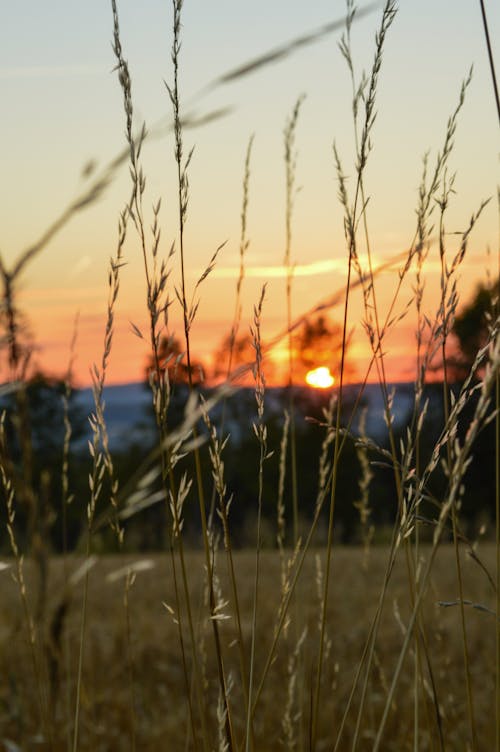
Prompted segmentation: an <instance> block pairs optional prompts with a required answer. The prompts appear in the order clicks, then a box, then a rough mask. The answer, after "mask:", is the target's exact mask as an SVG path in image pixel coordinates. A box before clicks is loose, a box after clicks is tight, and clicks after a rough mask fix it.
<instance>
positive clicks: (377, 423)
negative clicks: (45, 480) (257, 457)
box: [74, 382, 438, 450]
mask: <svg viewBox="0 0 500 752" xmlns="http://www.w3.org/2000/svg"><path fill="white" fill-rule="evenodd" d="M179 390H180V392H179ZM179 390H178V394H177V397H174V399H175V400H176V401H177V407H178V409H179V410H182V402H183V401H185V397H186V393H185V388H183V387H179ZM344 390H345V391H344V403H345V405H346V412H347V413H348V414H349V415H350V413H351V410H352V406H353V405H354V403H355V401H356V398H357V396H358V394H359V390H360V385H359V384H350V385H348V386H346V387H345V388H344ZM389 390H390V391H394V402H393V414H394V426H395V428H396V429H399V428H401V427H402V426H404V425H405V423H406V422H407V421H408V419H409V418H410V416H411V411H412V408H413V400H414V386H413V384H411V383H399V384H392V385H390V386H389ZM434 394H438V392H437V390H436V389H430V390H429V395H428V396H430V398H431V399H432V400H435V399H436V398H437V397H435V396H434V397H433V395H434ZM328 399H329V394H327V393H325V392H323V391H320V390H316V391H314V390H311V389H309V388H308V387H296V403H297V407H296V412H297V415H298V417H299V419H300V418H304V419H305V418H306V417H307V414H308V413H307V410H308V408H309V409H311V408H314V409H317V410H318V411H319V410H320V408H321V405H326V403H327V401H328ZM74 400H75V405H76V406H78V407H79V408H80V410H82V411H83V412H85V413H86V414H90V413H91V412H92V410H93V405H94V402H93V395H92V389H90V388H89V389H80V390H78V391H77V392H76V394H75V397H74ZM104 400H105V405H106V407H105V416H106V422H107V426H108V432H109V439H110V446H111V448H112V449H114V450H119V449H123V448H124V447H127V446H131V445H133V444H143V443H153V442H154V440H155V426H154V420H153V413H152V407H151V405H152V400H151V392H150V391H149V389H148V388H146V386H145V385H144V384H143V383H142V382H140V383H130V384H120V385H115V386H107V387H106V388H105V390H104ZM265 403H266V412H267V415H268V416H276V415H281V414H282V413H283V411H284V409H286V407H287V403H288V394H287V390H286V388H284V387H267V389H266V395H265ZM363 408H366V411H367V412H366V432H367V435H368V436H370V437H371V438H372V439H374V440H376V441H379V442H381V441H383V439H384V437H385V436H386V434H387V427H386V425H385V420H384V403H383V397H382V393H381V389H380V386H379V385H378V384H367V385H366V386H365V389H364V392H363V396H362V399H361V402H360V407H359V408H358V410H357V413H356V416H355V418H354V420H353V423H352V431H353V432H354V433H355V434H357V433H358V431H359V419H360V413H361V409H363ZM219 412H220V409H219V410H218V409H217V408H215V410H214V416H213V420H214V422H215V423H217V420H218V417H220V416H219V415H218V414H219ZM346 417H347V416H346ZM254 419H255V397H254V392H253V390H252V389H251V388H248V387H244V388H241V389H239V390H238V391H237V392H236V393H235V394H234V395H233V396H231V397H230V398H229V400H228V407H227V409H226V420H225V432H226V433H231V437H232V440H233V441H237V440H238V437H239V434H240V433H241V431H242V428H243V427H244V425H245V424H247V425H249V423H250V422H251V421H252V420H254ZM87 438H90V429H89V433H88V437H86V438H85V439H84V440H82V443H84V444H85V445H86V443H87Z"/></svg>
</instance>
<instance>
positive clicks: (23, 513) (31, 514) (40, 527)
mask: <svg viewBox="0 0 500 752" xmlns="http://www.w3.org/2000/svg"><path fill="white" fill-rule="evenodd" d="M453 391H454V392H455V393H456V394H458V391H459V385H455V386H454V387H453ZM63 396H64V385H63V384H59V383H49V382H47V381H46V380H45V379H43V378H42V377H40V376H39V377H37V378H35V379H33V380H32V381H30V382H29V383H28V384H27V385H25V387H24V388H23V389H21V390H16V391H15V392H12V393H11V394H10V395H8V396H4V397H3V402H4V408H5V415H4V424H3V425H4V427H3V441H2V462H3V465H4V467H7V468H8V469H9V474H10V477H11V478H12V479H13V487H14V493H15V498H16V506H15V521H14V525H15V531H16V539H17V540H18V542H19V545H20V547H21V548H22V549H23V550H27V551H34V552H35V553H36V551H37V550H39V549H41V548H43V549H47V548H48V549H50V551H52V552H56V553H60V552H62V551H64V550H65V549H67V550H74V549H75V547H76V548H78V546H79V545H80V547H81V546H82V545H83V541H84V537H85V533H86V511H85V510H86V505H87V503H88V499H89V469H90V454H89V449H88V446H87V441H86V440H85V437H86V435H87V434H88V416H87V415H85V414H84V412H83V411H82V410H81V408H79V407H78V406H77V405H75V400H74V397H73V396H72V395H71V394H69V395H68V398H67V407H66V408H65V407H64V400H63ZM203 396H204V397H205V399H207V400H208V399H210V397H211V396H213V391H211V390H204V391H203ZM187 397H188V389H187V387H186V386H185V385H183V384H177V385H176V386H175V388H174V390H173V393H172V398H171V402H170V406H169V409H168V414H167V432H175V431H176V430H177V429H178V428H179V426H181V425H182V424H183V421H184V419H185V408H186V403H187ZM329 399H330V396H329V394H328V393H325V392H322V391H320V390H311V389H308V388H294V389H293V406H292V409H293V424H294V430H293V431H292V430H291V426H290V424H289V423H288V424H287V418H286V415H287V413H288V415H290V408H291V405H290V393H289V390H288V389H287V388H282V389H269V390H268V393H267V394H266V399H265V405H266V407H265V414H264V422H265V425H266V429H267V446H268V453H269V457H268V458H267V459H266V461H265V463H264V468H263V540H264V542H265V544H266V545H269V546H274V545H276V541H277V535H278V529H280V526H281V535H284V543H285V545H292V542H293V539H294V535H295V533H296V531H293V530H292V524H293V523H292V520H293V505H294V504H295V503H296V505H297V509H298V513H299V531H298V532H299V534H300V533H301V532H304V531H306V530H308V529H309V526H310V523H311V520H312V519H313V516H314V514H315V511H316V509H317V505H318V504H320V505H322V507H323V508H322V511H321V513H320V519H319V524H318V528H317V533H316V537H317V543H318V545H321V544H324V543H325V534H324V530H325V528H326V525H327V519H326V515H327V511H326V510H327V508H328V503H329V485H328V484H329V479H330V477H331V471H332V458H333V455H334V441H335V439H334V435H335V432H334V430H333V428H332V423H333V422H334V420H335V409H334V410H332V411H331V413H330V415H329ZM426 401H428V405H429V406H430V407H428V409H427V411H426V414H425V416H424V419H423V421H422V424H421V426H419V429H418V430H419V438H418V445H417V446H416V447H415V452H418V453H419V463H420V464H421V466H422V467H426V466H427V464H428V462H429V459H430V449H429V448H430V447H433V446H434V445H435V444H436V442H437V441H438V439H439V436H440V433H441V431H442V428H443V425H444V416H443V407H442V405H443V404H444V402H443V385H442V384H440V383H439V384H438V383H437V384H431V385H429V386H427V387H426V388H425V392H424V395H423V399H422V401H421V407H420V411H419V413H418V414H417V415H416V416H414V417H413V418H412V416H411V411H410V417H409V418H408V420H407V421H405V422H404V423H402V424H401V425H398V426H397V430H396V442H397V445H398V446H403V445H404V444H405V442H406V441H407V437H408V435H409V433H408V432H410V433H411V432H412V430H414V429H416V421H418V417H419V414H420V413H421V411H422V410H424V407H423V405H424V404H425V403H426ZM330 407H331V405H330ZM363 407H364V400H363V397H361V399H360V400H359V404H356V400H355V397H354V396H353V393H352V392H349V397H348V398H345V401H344V404H343V409H342V414H341V415H342V417H341V424H342V431H341V433H340V435H339V439H338V440H339V441H341V442H342V451H341V455H340V461H339V463H338V468H337V492H336V502H335V521H336V522H335V530H336V536H337V539H338V540H340V541H342V542H344V543H361V542H363V541H365V542H367V541H369V540H371V539H372V538H373V539H374V542H377V540H379V541H381V540H383V539H384V535H385V534H386V533H385V531H386V530H389V529H390V527H391V526H392V523H393V521H394V518H395V516H396V513H397V498H398V496H397V491H396V485H395V473H394V467H393V463H392V461H391V460H390V459H389V453H388V452H387V450H388V449H389V446H388V440H387V441H384V440H383V439H382V440H380V438H379V439H378V445H375V443H374V442H370V441H368V442H367V441H362V442H360V441H358V438H359V434H360V431H362V422H363V421H362V417H361V416H362V414H363ZM474 408H475V400H474V399H470V400H469V403H468V404H467V405H466V406H465V408H464V410H463V411H462V414H461V417H460V421H459V424H458V426H457V435H456V439H457V440H458V441H459V442H463V440H464V437H465V435H466V432H467V430H468V427H469V424H470V420H471V419H472V416H473V414H474ZM354 410H355V411H356V416H357V417H356V421H355V423H354V424H353V423H352V422H351V418H352V415H353V411H354ZM491 410H493V407H492V408H491ZM256 420H257V415H256V404H255V395H254V393H253V391H252V389H249V388H246V389H241V390H239V391H238V392H236V393H235V394H233V395H231V396H230V397H227V398H225V399H224V400H222V401H220V402H218V403H217V404H216V406H215V407H213V408H212V410H211V412H210V421H211V424H212V425H213V426H214V427H215V429H216V431H217V436H218V438H219V439H220V441H221V442H223V440H224V438H225V437H226V436H229V439H228V441H227V442H226V443H225V444H224V446H223V448H222V450H221V451H220V453H219V454H220V459H221V460H222V462H223V465H224V481H225V485H226V489H225V500H226V503H227V502H229V501H231V503H230V507H229V521H230V527H231V535H232V542H233V545H236V546H246V545H252V544H254V542H255V521H256V515H257V494H258V468H259V452H260V447H259V443H258V441H257V439H256V436H255V432H254V429H253V424H254V423H255V422H256ZM142 423H143V428H144V425H147V426H148V429H149V430H148V431H147V432H145V431H144V430H141V431H139V432H138V433H137V436H138V440H137V441H134V440H133V436H134V430H133V429H134V427H133V426H131V427H130V428H131V430H130V437H132V439H131V440H129V441H128V443H127V444H126V445H124V446H123V448H122V449H121V450H120V449H118V450H116V451H113V465H114V474H115V477H116V478H117V479H118V497H117V498H118V508H117V509H115V508H113V507H112V506H111V505H110V503H109V499H110V494H109V481H108V480H107V478H106V477H104V478H103V490H102V493H101V496H100V502H99V508H98V509H97V510H96V520H95V524H94V535H93V546H94V548H96V549H97V550H101V551H112V550H116V549H117V545H118V544H117V541H116V536H115V535H114V533H113V532H112V530H111V527H110V524H111V523H112V521H113V516H114V515H116V514H118V515H119V516H120V520H121V524H122V525H123V528H124V541H123V548H124V550H143V551H146V550H163V549H165V548H166V547H167V546H168V543H169V539H170V534H171V515H170V512H169V510H168V505H167V504H168V500H165V498H164V496H163V495H162V493H161V492H160V491H161V488H164V487H165V486H164V484H163V483H162V480H161V472H160V470H159V468H158V469H157V470H156V473H157V476H156V477H153V476H154V473H155V468H157V460H156V453H155V449H156V447H157V444H158V441H157V439H155V435H157V433H156V428H155V425H154V417H153V411H152V409H151V412H147V411H146V412H145V414H144V416H143V418H142ZM353 425H354V426H355V430H356V435H354V434H353V433H352V430H351V429H352V427H353ZM70 426H71V441H70V443H69V447H68V448H69V451H68V452H66V453H65V451H64V446H65V437H66V444H68V438H69V433H68V430H69V427H70ZM196 430H197V432H198V434H199V436H200V438H199V441H200V442H201V450H200V453H199V456H200V462H201V468H200V469H201V478H202V483H203V495H204V503H205V507H206V509H207V516H208V518H209V520H210V521H211V523H212V527H213V530H214V532H215V533H216V534H221V533H222V531H221V527H220V520H219V515H218V514H217V504H218V496H217V494H216V491H215V487H214V480H213V459H211V452H212V457H213V452H214V451H215V448H214V445H213V443H212V442H211V440H210V435H209V429H208V428H207V423H206V421H204V420H203V419H199V420H198V421H197V426H196ZM145 436H149V437H151V438H150V440H145V439H144V437H145ZM139 437H140V438H139ZM292 452H294V453H295V463H292V459H291V458H292ZM494 455H495V422H494V421H490V423H489V424H488V425H487V426H486V427H485V429H484V430H483V432H482V434H481V435H480V436H479V439H478V441H477V443H476V448H475V452H474V455H473V458H472V461H471V464H470V466H469V468H468V470H467V474H466V476H465V482H464V485H463V489H462V493H461V501H460V509H459V515H460V520H461V527H462V532H463V534H464V535H466V536H468V537H471V538H473V537H474V536H475V535H476V533H477V530H478V529H479V528H480V527H481V525H483V524H484V523H488V522H489V521H490V520H492V519H494V508H495V456H494ZM294 464H295V467H296V471H295V477H294V472H293V467H294ZM444 465H445V463H441V462H438V463H437V466H436V468H435V470H434V471H433V473H432V474H431V475H430V477H429V478H428V480H427V483H426V495H425V500H424V503H423V504H421V505H420V507H419V510H418V512H417V513H418V516H419V519H420V521H421V522H423V523H424V527H423V531H424V533H423V534H424V536H425V531H426V530H427V531H428V535H429V537H430V536H432V532H433V525H434V521H435V519H436V516H437V515H438V513H439V507H440V499H441V498H442V495H443V494H444V493H445V491H446V487H447V483H448V480H447V478H446V476H445V471H444V469H443V467H444ZM148 474H149V475H150V476H151V477H152V480H151V482H150V483H149V484H148V493H147V494H145V495H144V499H143V500H142V501H141V503H140V504H138V505H136V506H135V507H130V502H131V500H132V501H133V499H134V498H136V496H135V497H134V493H135V494H136V488H137V482H138V481H139V486H140V480H141V478H143V477H146V476H148ZM183 477H185V478H186V479H187V480H188V481H189V480H190V479H192V480H193V484H192V487H191V490H190V492H189V494H188V496H187V498H186V501H185V503H184V506H183V524H184V537H185V540H187V541H188V542H189V543H191V544H192V545H193V546H196V545H198V543H199V541H200V532H201V531H200V514H199V505H198V500H197V493H198V492H197V490H196V483H195V482H194V478H195V466H194V460H193V455H192V454H187V455H186V456H185V457H181V459H179V461H178V462H177V464H176V465H175V467H174V468H173V469H172V473H171V478H170V479H169V482H171V483H173V484H174V485H175V486H176V487H178V486H179V484H180V483H181V479H182V478H183ZM417 480H418V479H417V478H416V479H415V481H417ZM167 486H168V484H167ZM4 494H5V490H4ZM3 502H4V503H2V508H1V512H0V517H1V523H2V537H1V549H2V552H3V553H4V554H6V553H8V552H9V541H8V536H7V532H6V525H5V523H6V521H7V519H6V515H7V505H6V503H5V502H6V499H4V500H3ZM131 511H133V512H134V513H133V514H130V515H129V512H131ZM375 530H376V534H375ZM374 536H375V537H374Z"/></svg>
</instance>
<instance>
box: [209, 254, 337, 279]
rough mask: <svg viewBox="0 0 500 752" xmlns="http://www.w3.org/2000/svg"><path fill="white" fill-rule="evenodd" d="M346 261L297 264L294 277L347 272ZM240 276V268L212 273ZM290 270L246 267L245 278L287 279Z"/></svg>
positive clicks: (224, 269)
mask: <svg viewBox="0 0 500 752" xmlns="http://www.w3.org/2000/svg"><path fill="white" fill-rule="evenodd" d="M345 268H346V263H345V259H342V260H341V259H325V260H323V261H312V262H311V263H310V264H297V265H296V266H294V268H293V276H294V277H312V276H314V275H316V274H325V272H331V271H342V270H345ZM239 274H240V267H239V266H221V267H215V269H214V270H213V272H212V276H213V277H218V278H219V279H233V278H238V277H239ZM287 275H288V269H287V267H286V266H283V264H280V265H278V266H247V267H245V277H265V278H266V279H269V278H271V277H278V278H280V277H286V276H287Z"/></svg>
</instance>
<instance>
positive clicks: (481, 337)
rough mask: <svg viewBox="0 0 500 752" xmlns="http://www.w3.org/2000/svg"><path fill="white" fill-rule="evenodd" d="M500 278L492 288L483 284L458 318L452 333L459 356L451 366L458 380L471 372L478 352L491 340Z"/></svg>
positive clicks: (451, 360)
mask: <svg viewBox="0 0 500 752" xmlns="http://www.w3.org/2000/svg"><path fill="white" fill-rule="evenodd" d="M499 288H500V278H499V279H497V281H496V282H494V283H493V285H492V286H491V287H487V286H486V285H483V284H480V285H479V287H478V288H477V290H476V294H475V296H474V298H473V299H472V301H471V302H470V303H469V304H468V305H467V306H466V307H465V308H464V309H463V311H462V312H461V313H460V314H459V315H458V316H457V317H456V319H455V322H454V324H453V328H452V332H453V334H454V335H455V338H456V340H457V345H458V348H459V353H458V355H457V356H455V357H451V358H450V359H449V362H448V366H449V367H450V369H451V373H452V375H453V377H454V378H455V379H456V380H463V379H464V378H465V377H466V376H467V374H468V373H469V371H470V369H471V367H472V365H473V363H474V360H475V358H476V355H477V353H478V351H479V350H480V349H481V348H482V347H484V345H485V344H486V342H487V340H488V335H489V326H490V322H491V317H492V315H493V313H494V311H495V307H498V294H499Z"/></svg>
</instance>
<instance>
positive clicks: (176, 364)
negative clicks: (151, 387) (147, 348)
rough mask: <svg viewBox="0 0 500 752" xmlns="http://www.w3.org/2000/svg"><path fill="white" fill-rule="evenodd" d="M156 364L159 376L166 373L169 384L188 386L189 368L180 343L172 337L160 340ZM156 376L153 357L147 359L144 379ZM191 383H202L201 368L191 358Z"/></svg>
mask: <svg viewBox="0 0 500 752" xmlns="http://www.w3.org/2000/svg"><path fill="white" fill-rule="evenodd" d="M158 362H159V366H160V372H161V374H162V375H163V374H165V372H167V373H168V380H169V382H170V384H189V368H188V365H187V362H186V353H185V352H184V350H182V347H181V343H180V341H179V340H178V339H177V338H176V337H175V336H174V335H170V336H164V337H162V338H161V339H160V345H159V348H158ZM151 374H152V375H153V378H155V375H156V363H155V358H154V355H153V354H151V355H150V356H149V357H148V362H147V366H146V379H147V380H148V381H149V378H150V376H151ZM191 381H192V383H193V385H195V386H198V385H199V384H201V383H202V382H203V381H204V374H203V366H202V364H201V362H200V361H197V360H193V359H192V358H191Z"/></svg>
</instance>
